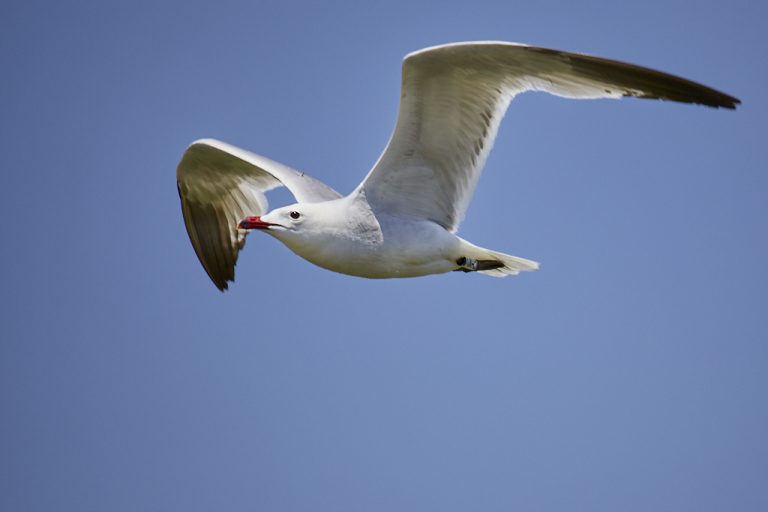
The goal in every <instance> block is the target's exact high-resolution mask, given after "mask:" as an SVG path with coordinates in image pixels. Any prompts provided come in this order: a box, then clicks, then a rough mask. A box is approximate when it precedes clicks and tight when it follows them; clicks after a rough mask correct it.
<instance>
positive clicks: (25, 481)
mask: <svg viewBox="0 0 768 512" xmlns="http://www.w3.org/2000/svg"><path fill="white" fill-rule="evenodd" d="M765 19H766V11H765V7H764V6H763V5H762V4H761V3H759V2H746V1H744V2H738V1H737V2H706V1H705V2H699V3H697V4H696V6H695V9H691V6H690V3H689V2H678V1H666V0H665V1H663V2H662V1H650V2H645V3H642V4H626V3H617V2H582V3H578V4H577V3H575V2H525V3H520V2H509V1H506V2H483V1H479V2H414V1H409V2H398V1H392V2H387V3H381V4H380V5H363V4H353V3H350V4H343V3H338V2H317V3H289V2H283V3H280V2H199V3H196V2H176V3H173V2H162V3H155V2H119V3H116V2H93V3H86V2H71V3H64V2H26V1H25V2H20V1H6V2H5V3H4V8H3V16H2V20H0V29H1V30H0V63H2V69H3V73H2V76H3V78H2V80H0V112H2V116H0V168H1V169H2V172H3V177H4V180H5V181H4V186H3V187H2V188H0V199H1V201H0V213H1V214H2V218H3V219H4V220H3V222H2V223H0V229H2V239H3V240H4V242H3V244H2V245H0V263H2V267H1V268H2V269H3V270H2V275H3V286H2V287H1V288H0V299H2V313H0V314H1V315H2V322H0V337H1V338H2V342H1V343H0V407H1V410H2V420H1V421H0V508H1V509H3V510H29V511H47V510H61V511H70V510H72V511H103V510H110V511H123V510H125V511H134V510H146V511H152V510H158V511H160V510H186V511H198V510H199V511H207V510H233V511H238V510H249V511H250V510H260V511H272V510H274V511H281V512H288V511H305V510H316V511H326V510H327V511H345V510H349V511H361V510H363V511H392V510H406V511H409V510H420V511H424V510H440V511H460V510H461V511H463V510H484V511H489V512H490V511H509V510H526V511H560V510H589V511H616V510H622V511H648V510H697V511H721V510H739V511H742V512H747V511H762V510H766V509H767V508H768V488H767V487H766V485H765V483H766V481H767V479H768V442H767V441H766V435H765V433H766V432H768V408H767V406H766V400H765V390H766V389H768V377H767V375H768V372H767V371H766V370H768V345H767V343H766V342H767V341H768V325H767V323H768V315H766V296H765V293H766V292H765V290H766V285H768V279H767V278H768V273H767V272H766V264H765V263H766V261H768V245H767V244H766V232H767V231H766V219H767V218H768V201H766V192H765V191H766V188H767V186H768V173H767V172H766V169H767V168H768V166H766V156H765V133H766V126H765V120H766V115H767V114H768V108H767V104H766V100H765V92H764V88H765V86H764V84H765V83H766V82H767V81H768V77H767V76H766V75H767V73H766V65H765V51H766V50H767V49H768V44H767V43H768V41H766V36H765V30H764V20H765ZM478 39H483V40H489V39H497V40H508V41H518V42H526V43H530V44H538V45H542V46H549V47H554V48H561V49H568V50H574V51H582V52H588V53H593V54H597V55H602V56H606V57H611V58H616V59H621V60H627V61H630V62H634V63H637V64H642V65H647V66H651V67H654V68H658V69H661V70H665V71H669V72H673V73H676V74H680V75H682V76H685V77H687V78H690V79H693V80H697V81H701V82H703V83H705V84H707V85H710V86H713V87H715V88H718V89H722V90H723V91H725V92H727V93H730V94H733V95H735V96H737V97H739V98H741V99H742V101H743V102H744V104H743V106H742V108H740V109H739V110H738V111H736V112H728V111H715V110H711V109H706V108H701V107H693V106H687V105H676V104H668V103H659V102H648V101H638V100H635V101H631V100H626V101H607V100H605V101H581V102H577V101H568V100H563V99H559V98H554V97H551V96H546V95H536V94H529V95H525V96H522V97H519V98H518V99H516V100H515V101H514V102H513V104H512V105H511V108H510V110H509V112H508V114H507V117H506V119H505V121H504V123H503V124H502V127H501V130H500V133H499V136H498V138H497V141H496V146H495V149H494V151H493V153H492V154H491V157H490V159H489V161H488V165H487V166H486V170H485V173H484V175H483V177H482V179H481V180H480V184H479V187H478V189H477V193H476V195H475V199H474V201H473V203H472V205H471V206H470V209H469V211H468V215H467V218H466V220H465V222H464V223H463V225H462V227H461V231H460V233H461V235H462V236H463V237H465V238H467V239H468V240H470V241H472V242H474V243H476V244H478V245H481V246H484V247H489V248H492V249H496V250H499V251H503V252H507V253H511V254H515V255H519V256H522V257H527V258H531V259H534V260H537V261H540V262H541V264H542V267H541V270H540V271H539V272H535V273H531V274H526V275H522V276H518V277H515V278H508V279H504V280H498V279H492V278H488V277H485V276H480V275H469V274H468V275H464V274H458V273H451V274H447V275H442V276H432V277H426V278H419V279H406V280H388V281H370V280H365V279H358V278H352V277H348V276H342V275H339V274H333V273H330V272H328V271H325V270H322V269H320V268H317V267H314V266H312V265H311V264H309V263H307V262H305V261H303V260H301V259H299V258H298V257H296V256H294V255H293V254H292V253H290V252H289V251H288V250H287V249H286V248H285V247H283V246H282V245H280V244H279V243H278V242H277V241H276V240H274V239H272V238H270V237H266V236H262V237H260V238H259V237H258V233H256V234H254V235H252V236H251V237H250V239H249V243H248V247H247V249H246V251H245V252H244V253H243V254H242V255H241V259H240V264H239V266H238V268H237V282H236V283H235V284H234V286H232V288H231V291H230V292H228V293H226V294H221V293H219V292H218V291H217V290H216V289H215V288H214V286H213V285H212V284H211V283H210V282H209V280H208V278H207V276H206V275H205V273H204V271H203V270H202V268H201V267H200V265H199V263H198V261H197V259H196V258H195V256H194V253H193V251H192V248H191V246H190V243H189V241H188V239H187V235H186V232H185V231H184V227H183V223H182V219H181V212H180V208H179V204H178V197H177V193H176V187H175V168H176V164H177V163H178V160H179V159H180V156H181V154H182V152H183V151H184V148H185V147H186V146H187V144H189V143H190V142H191V141H192V140H195V139H197V138H201V137H215V138H219V139H222V140H225V141H227V142H230V143H232V144H236V145H239V146H242V147H245V148H248V149H250V150H251V151H254V152H256V153H260V154H263V155H265V156H268V157H270V158H272V159H275V160H278V161H281V162H284V163H286V164H288V165H290V166H292V167H294V168H297V169H300V170H302V171H306V172H307V173H310V174H312V175H313V176H315V177H317V178H319V179H321V180H323V181H325V182H327V183H328V184H330V185H331V186H333V187H334V188H336V189H337V190H339V191H342V192H348V191H350V190H351V189H352V188H353V187H354V186H355V185H356V184H357V183H358V182H359V181H360V179H361V178H362V177H363V176H364V175H365V173H366V172H367V171H368V169H369V168H370V166H371V165H372V164H373V163H374V161H375V160H376V158H377V157H378V155H379V153H380V151H381V150H382V149H383V147H384V145H385V143H386V141H387V140H388V137H389V134H390V132H391V130H392V127H393V125H394V121H395V115H396V111H397V104H398V99H399V84H400V60H401V59H402V57H403V56H404V55H405V54H406V53H408V52H410V51H413V50H416V49H419V48H422V47H425V46H430V45H435V44H440V43H445V42H452V41H462V40H478ZM287 200H288V199H287V196H286V195H285V194H277V195H275V196H274V197H273V204H280V203H281V201H282V202H283V203H285V202H287Z"/></svg>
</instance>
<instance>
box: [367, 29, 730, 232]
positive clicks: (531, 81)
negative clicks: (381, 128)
mask: <svg viewBox="0 0 768 512" xmlns="http://www.w3.org/2000/svg"><path fill="white" fill-rule="evenodd" d="M524 91H546V92H549V93H552V94H555V95H558V96H564V97H568V98H584V99H587V98H620V97H622V96H634V97H638V98H651V99H660V100H670V101H679V102H683V103H698V104H701V105H706V106H709V107H722V108H728V109H733V108H735V107H736V105H737V104H738V103H740V102H739V100H738V99H736V98H733V97H731V96H728V95H727V94H723V93H721V92H718V91H716V90H714V89H710V88H709V87H706V86H703V85H701V84H697V83H695V82H691V81H690V80H686V79H684V78H679V77H676V76H672V75H669V74H666V73H662V72H660V71H654V70H652V69H648V68H643V67H640V66H635V65H632V64H625V63H623V62H618V61H614V60H608V59H603V58H599V57H592V56H589V55H582V54H576V53H568V52H563V51H558V50H550V49H546V48H536V47H533V46H525V45H521V44H515V43H502V42H475V43H456V44H448V45H443V46H436V47H433V48H427V49H424V50H420V51H417V52H414V53H411V54H409V55H408V56H406V58H405V60H404V61H403V78H402V90H401V98H400V111H399V114H398V118H397V124H396V126H395V130H394V132H393V134H392V138H391V139H390V141H389V144H388V145H387V147H386V149H385V150H384V153H382V155H381V157H379V161H378V162H377V163H376V165H375V166H374V167H373V169H372V170H371V172H370V173H369V174H368V176H367V177H366V179H365V180H364V181H363V183H362V184H361V185H360V187H359V189H361V190H362V191H363V192H364V193H365V195H366V199H367V200H368V202H369V204H371V206H372V207H374V208H375V209H378V210H380V211H387V212H390V213H395V214H398V215H405V216H415V217H419V218H427V219H431V220H433V221H434V222H436V223H438V224H440V225H442V226H443V227H445V228H446V229H447V230H449V231H455V230H456V229H457V228H458V225H459V222H461V220H462V218H463V216H464V212H465V210H466V208H467V206H468V204H469V201H470V199H471V197H472V194H473V192H474V189H475V185H476V184H477V180H478V178H479V177H480V173H481V171H482V169H483V165H484V163H485V160H486V158H487V156H488V153H489V152H490V150H491V146H492V145H493V140H494V138H495V137H496V131H497V129H498V127H499V123H500V122H501V119H502V117H503V116H504V113H505V112H506V110H507V106H508V105H509V102H510V101H511V100H512V98H513V97H514V96H515V95H516V94H518V93H521V92H524Z"/></svg>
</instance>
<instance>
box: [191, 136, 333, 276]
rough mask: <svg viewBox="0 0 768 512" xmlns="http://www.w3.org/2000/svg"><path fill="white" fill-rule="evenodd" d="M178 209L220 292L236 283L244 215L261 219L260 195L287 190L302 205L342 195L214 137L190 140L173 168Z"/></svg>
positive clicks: (264, 203) (262, 204)
mask: <svg viewBox="0 0 768 512" xmlns="http://www.w3.org/2000/svg"><path fill="white" fill-rule="evenodd" d="M176 180H177V184H178V188H179V198H180V199H181V211H182V213H183V215H184V224H185V225H186V227H187V233H188V234H189V239H190V241H191V242H192V246H193V247H194V248H195V253H196V254H197V257H198V259H199V260H200V263H202V264H203V268H205V271H206V272H207V273H208V276H209V277H210V278H211V281H213V284H215V285H216V287H217V288H218V289H219V290H221V291H224V290H226V289H227V281H234V280H235V264H236V263H237V256H238V253H239V251H240V249H242V248H243V246H244V244H245V235H246V232H245V231H244V230H239V229H238V228H237V224H238V222H239V221H240V220H242V219H243V218H244V217H247V216H250V215H262V214H264V213H266V211H267V208H268V203H267V198H266V196H265V195H264V193H265V192H267V191H268V190H272V189H274V188H277V187H281V186H285V187H287V188H288V190H290V191H291V193H292V194H293V195H294V197H295V198H296V201H297V202H300V203H311V202H321V201H329V200H332V199H337V198H339V197H341V195H340V194H339V193H338V192H336V191H335V190H333V189H332V188H330V187H328V186H327V185H325V184H323V183H321V182H319V181H317V180H316V179H314V178H311V177H310V176H307V175H306V174H304V173H301V172H298V171H295V170H293V169H291V168H290V167H287V166H285V165H282V164H280V163H278V162H274V161H272V160H270V159H268V158H265V157H263V156H259V155H256V154H254V153H251V152H250V151H246V150H244V149H240V148H238V147H235V146H232V145H230V144H227V143H225V142H221V141H218V140H214V139H201V140H198V141H196V142H193V143H192V145H190V146H189V148H187V150H186V151H185V152H184V156H182V158H181V162H179V166H178V168H177V170H176Z"/></svg>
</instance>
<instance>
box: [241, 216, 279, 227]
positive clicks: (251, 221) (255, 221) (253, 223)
mask: <svg viewBox="0 0 768 512" xmlns="http://www.w3.org/2000/svg"><path fill="white" fill-rule="evenodd" d="M271 225H272V224H270V223H269V222H264V221H263V220H261V217H246V218H244V219H243V220H241V221H240V224H238V225H237V227H238V228H240V229H269V226H271Z"/></svg>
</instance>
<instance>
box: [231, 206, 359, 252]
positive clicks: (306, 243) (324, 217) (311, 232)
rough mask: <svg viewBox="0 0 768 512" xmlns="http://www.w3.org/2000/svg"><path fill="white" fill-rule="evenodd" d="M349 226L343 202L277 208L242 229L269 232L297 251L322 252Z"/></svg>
mask: <svg viewBox="0 0 768 512" xmlns="http://www.w3.org/2000/svg"><path fill="white" fill-rule="evenodd" d="M346 226H347V216H346V209H345V208H343V205H342V204H340V201H338V200H334V201H327V202H323V203H296V204H291V205H288V206H284V207H282V208H276V209H274V210H272V211H271V212H269V213H268V214H266V215H262V216H260V217H246V218H245V219H243V220H242V221H240V224H239V226H238V227H239V228H240V229H258V230H262V231H265V232H267V233H269V234H270V235H272V236H274V237H275V238H277V239H278V240H280V241H281V242H283V243H284V244H285V245H287V246H288V247H289V248H290V249H291V250H293V251H294V252H296V253H298V254H300V255H302V256H304V257H307V254H306V253H307V252H308V251H309V252H313V251H317V250H323V249H324V246H326V245H329V244H333V243H334V240H335V239H337V238H338V237H340V236H343V233H344V230H345V228H346Z"/></svg>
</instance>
